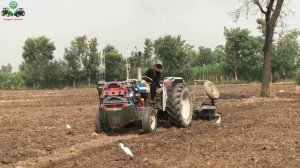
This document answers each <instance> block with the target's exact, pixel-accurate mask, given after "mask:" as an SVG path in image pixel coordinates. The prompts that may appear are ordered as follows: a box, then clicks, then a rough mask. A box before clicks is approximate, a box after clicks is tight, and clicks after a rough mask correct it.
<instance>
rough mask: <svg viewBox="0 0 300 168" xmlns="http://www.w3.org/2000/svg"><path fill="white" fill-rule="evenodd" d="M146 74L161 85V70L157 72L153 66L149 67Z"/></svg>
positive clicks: (154, 82) (156, 83)
mask: <svg viewBox="0 0 300 168" xmlns="http://www.w3.org/2000/svg"><path fill="white" fill-rule="evenodd" d="M145 76H147V77H149V78H151V79H152V81H153V82H152V84H155V85H156V86H159V81H160V72H159V71H157V72H156V71H155V70H154V69H153V68H149V69H148V70H147V71H146V72H145Z"/></svg>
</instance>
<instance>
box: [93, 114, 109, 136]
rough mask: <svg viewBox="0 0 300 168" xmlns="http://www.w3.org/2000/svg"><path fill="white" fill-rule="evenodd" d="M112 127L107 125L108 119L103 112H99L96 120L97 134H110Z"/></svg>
mask: <svg viewBox="0 0 300 168" xmlns="http://www.w3.org/2000/svg"><path fill="white" fill-rule="evenodd" d="M110 130H111V129H110V127H109V125H108V123H107V120H106V117H105V116H104V114H103V111H101V110H97V112H96V120H95V132H96V133H101V132H108V131H110Z"/></svg>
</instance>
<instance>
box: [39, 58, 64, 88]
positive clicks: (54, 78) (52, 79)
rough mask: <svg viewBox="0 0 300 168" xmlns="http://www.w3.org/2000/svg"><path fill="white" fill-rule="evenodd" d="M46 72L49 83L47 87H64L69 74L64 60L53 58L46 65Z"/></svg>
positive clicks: (46, 79)
mask: <svg viewBox="0 0 300 168" xmlns="http://www.w3.org/2000/svg"><path fill="white" fill-rule="evenodd" d="M45 71H46V72H51V73H46V74H45V76H44V78H45V81H46V83H47V87H57V86H60V87H62V86H63V84H64V82H65V80H66V76H67V66H66V63H65V62H63V61H62V60H58V61H57V60H52V61H50V62H49V64H47V66H46V67H45Z"/></svg>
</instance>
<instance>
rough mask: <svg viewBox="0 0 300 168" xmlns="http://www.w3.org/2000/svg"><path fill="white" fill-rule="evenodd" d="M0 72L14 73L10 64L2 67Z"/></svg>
mask: <svg viewBox="0 0 300 168" xmlns="http://www.w3.org/2000/svg"><path fill="white" fill-rule="evenodd" d="M0 72H4V73H12V66H11V64H10V63H8V64H7V65H2V66H1V69H0Z"/></svg>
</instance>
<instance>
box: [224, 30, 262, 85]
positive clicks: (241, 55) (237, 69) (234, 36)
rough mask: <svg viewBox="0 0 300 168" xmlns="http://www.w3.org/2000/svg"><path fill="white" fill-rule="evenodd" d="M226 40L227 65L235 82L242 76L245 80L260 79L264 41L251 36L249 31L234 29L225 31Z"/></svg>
mask: <svg viewBox="0 0 300 168" xmlns="http://www.w3.org/2000/svg"><path fill="white" fill-rule="evenodd" d="M224 35H225V38H226V44H225V53H226V55H225V56H226V59H225V60H226V63H227V64H228V65H229V66H230V68H231V71H232V74H233V78H234V79H235V80H237V79H238V73H239V76H241V79H244V80H255V79H257V78H258V77H260V73H259V71H261V68H262V64H261V63H262V56H261V50H260V47H261V45H262V40H261V38H259V37H257V38H256V37H253V36H251V35H250V31H249V30H247V29H241V28H234V29H226V28H225V31H224Z"/></svg>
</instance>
